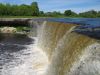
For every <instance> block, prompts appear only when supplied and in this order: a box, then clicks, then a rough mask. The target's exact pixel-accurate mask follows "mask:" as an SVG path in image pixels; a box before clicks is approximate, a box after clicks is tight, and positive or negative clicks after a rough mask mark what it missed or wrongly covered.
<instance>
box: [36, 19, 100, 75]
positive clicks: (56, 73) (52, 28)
mask: <svg viewBox="0 0 100 75" xmlns="http://www.w3.org/2000/svg"><path fill="white" fill-rule="evenodd" d="M76 26H77V25H75V24H70V23H59V22H46V21H45V22H44V23H43V24H42V25H41V26H40V28H39V30H38V31H39V33H38V42H37V44H38V45H37V46H38V47H39V48H40V49H41V50H42V51H44V52H45V53H46V55H47V56H48V59H49V65H48V69H47V71H46V74H45V75H95V74H96V75H99V74H100V72H99V70H100V65H99V64H100V60H99V57H100V56H99V54H100V52H99V50H100V47H99V46H100V43H99V42H98V41H97V40H96V39H93V38H91V37H88V36H86V35H82V34H78V33H76V32H74V28H75V27H76ZM98 52H99V53H98ZM88 54H89V55H88ZM92 56H93V57H92ZM95 58H96V59H95ZM92 64H93V65H92ZM95 64H96V66H95Z"/></svg>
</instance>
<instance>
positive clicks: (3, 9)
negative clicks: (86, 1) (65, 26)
mask: <svg viewBox="0 0 100 75" xmlns="http://www.w3.org/2000/svg"><path fill="white" fill-rule="evenodd" d="M5 16H17V17H18V16H19V17H20V16H22V17H24V16H25V17H27V16H30V17H32V16H36V17H37V16H41V17H84V18H96V17H100V11H98V12H97V11H95V10H90V11H86V12H82V13H79V14H77V13H75V12H73V11H72V10H65V11H64V13H61V12H59V11H53V12H46V13H45V12H44V11H39V7H38V3H37V2H32V3H31V5H26V4H21V5H11V4H2V3H0V17H5Z"/></svg>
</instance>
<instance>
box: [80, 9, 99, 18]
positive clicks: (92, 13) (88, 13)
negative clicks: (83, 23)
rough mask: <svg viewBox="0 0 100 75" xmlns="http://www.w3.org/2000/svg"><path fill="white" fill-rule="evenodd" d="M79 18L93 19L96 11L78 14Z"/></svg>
mask: <svg viewBox="0 0 100 75" xmlns="http://www.w3.org/2000/svg"><path fill="white" fill-rule="evenodd" d="M79 16H81V17H85V18H88V17H91V18H95V17H97V11H94V10H90V11H87V12H83V13H79Z"/></svg>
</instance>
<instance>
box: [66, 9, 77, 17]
mask: <svg viewBox="0 0 100 75" xmlns="http://www.w3.org/2000/svg"><path fill="white" fill-rule="evenodd" d="M64 15H65V16H77V14H76V13H75V12H73V11H71V10H65V12H64Z"/></svg>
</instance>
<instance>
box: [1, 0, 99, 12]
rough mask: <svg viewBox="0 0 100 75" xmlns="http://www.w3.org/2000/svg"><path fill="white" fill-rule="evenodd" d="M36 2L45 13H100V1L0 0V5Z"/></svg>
mask: <svg viewBox="0 0 100 75" xmlns="http://www.w3.org/2000/svg"><path fill="white" fill-rule="evenodd" d="M34 1H36V2H38V5H39V8H40V10H41V11H45V12H49V11H60V12H64V10H73V11H75V12H77V13H80V12H85V11H88V10H93V9H94V10H97V11H100V0H0V3H11V4H31V3H32V2H34Z"/></svg>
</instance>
